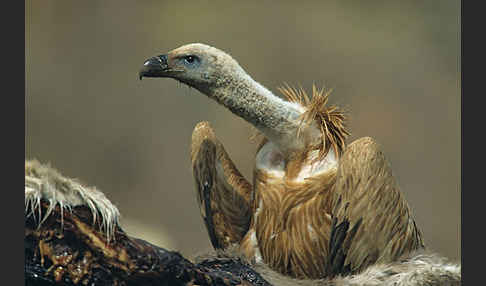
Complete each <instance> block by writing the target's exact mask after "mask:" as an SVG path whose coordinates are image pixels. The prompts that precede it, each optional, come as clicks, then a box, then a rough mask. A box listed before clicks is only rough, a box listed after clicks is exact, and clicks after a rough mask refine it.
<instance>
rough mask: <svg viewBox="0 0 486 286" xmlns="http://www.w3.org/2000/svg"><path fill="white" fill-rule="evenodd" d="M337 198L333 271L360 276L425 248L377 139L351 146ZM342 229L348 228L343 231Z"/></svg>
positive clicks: (341, 170)
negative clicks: (374, 264) (358, 274)
mask: <svg viewBox="0 0 486 286" xmlns="http://www.w3.org/2000/svg"><path fill="white" fill-rule="evenodd" d="M332 193H333V199H332V200H333V217H334V220H335V222H334V224H333V229H332V232H334V239H333V234H331V243H330V251H331V253H334V254H335V255H334V256H333V255H331V256H330V261H329V264H330V265H329V267H331V268H333V270H334V271H332V272H334V273H336V272H346V270H348V271H351V272H356V271H360V270H362V269H364V268H365V267H366V266H368V265H370V264H372V263H374V262H378V263H380V262H390V261H394V260H395V259H397V258H399V257H400V256H402V255H404V254H406V253H409V252H411V251H413V250H416V249H419V248H423V247H424V243H423V241H422V237H421V233H420V231H419V229H418V228H417V226H416V224H415V222H414V220H413V219H412V217H411V212H410V209H409V207H408V203H407V202H406V200H405V198H404V197H403V196H402V194H401V193H400V190H399V188H398V186H397V183H396V181H395V178H394V177H393V174H392V171H391V168H390V166H389V165H388V162H387V161H386V159H385V156H384V155H383V153H382V152H381V151H380V149H379V146H378V145H377V144H376V143H375V142H374V141H373V139H371V138H369V137H365V138H361V139H358V140H356V141H354V142H353V143H351V144H349V145H348V147H347V148H346V150H345V152H344V154H343V156H342V158H341V160H340V163H339V168H338V173H337V178H336V184H335V186H334V190H333V192H332ZM339 225H342V226H344V225H345V226H346V227H345V228H344V227H341V229H338V227H339Z"/></svg>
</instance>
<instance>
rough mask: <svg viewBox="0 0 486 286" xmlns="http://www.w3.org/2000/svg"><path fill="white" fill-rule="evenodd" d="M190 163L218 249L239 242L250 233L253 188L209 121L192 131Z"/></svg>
mask: <svg viewBox="0 0 486 286" xmlns="http://www.w3.org/2000/svg"><path fill="white" fill-rule="evenodd" d="M191 161H192V168H193V175H194V179H195V183H196V193H197V198H198V200H197V201H198V204H199V208H200V210H201V216H202V218H203V220H204V222H205V224H206V229H207V231H208V234H209V237H210V239H211V243H212V245H213V247H214V248H215V249H225V248H227V247H228V246H230V245H231V244H234V243H238V242H239V241H240V240H241V239H242V237H243V236H244V235H245V233H246V232H247V231H248V227H249V223H250V200H251V192H252V186H251V184H250V183H248V181H247V180H246V179H245V178H244V177H243V176H242V175H241V174H240V172H239V171H238V170H237V169H236V167H235V165H234V164H233V162H232V161H231V159H230V158H229V156H228V154H227V153H226V151H225V150H224V147H223V145H222V144H221V143H220V142H219V141H218V139H217V138H216V136H215V135H214V132H213V130H212V129H211V127H210V125H209V123H208V122H200V123H199V124H198V125H197V126H196V127H195V128H194V131H193V134H192V144H191Z"/></svg>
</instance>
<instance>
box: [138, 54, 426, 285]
mask: <svg viewBox="0 0 486 286" xmlns="http://www.w3.org/2000/svg"><path fill="white" fill-rule="evenodd" d="M143 76H145V77H171V78H174V79H176V80H179V81H181V82H183V83H185V84H187V85H189V86H192V87H194V88H196V89H198V90H199V91H201V92H202V93H204V94H206V95H207V96H208V97H210V98H212V99H214V100H216V101H217V102H218V103H220V104H222V105H224V106H225V107H227V108H228V109H229V110H230V111H231V112H233V113H234V114H236V115H237V116H240V117H241V118H243V119H245V120H246V121H248V122H249V123H250V124H252V125H253V126H255V127H256V128H257V130H259V131H260V132H261V133H262V134H263V136H264V140H263V141H262V142H261V144H260V145H259V148H258V150H257V154H256V157H255V171H254V179H253V185H251V184H249V183H248V182H247V181H246V180H245V179H244V178H243V177H242V176H241V175H240V173H239V172H238V171H237V169H236V168H235V167H234V164H233V163H232V162H231V160H230V159H229V157H228V155H227V154H226V152H225V151H224V148H223V147H222V145H221V144H220V143H219V142H218V141H217V139H216V137H215V136H214V133H213V131H212V130H211V129H210V128H209V126H208V125H207V124H206V123H203V124H202V125H199V126H198V127H196V130H195V131H194V135H193V142H192V150H191V159H192V164H193V170H194V176H195V180H196V189H197V193H198V198H199V199H198V202H199V203H200V208H201V212H202V214H203V219H204V220H205V222H206V226H207V229H208V233H209V234H210V237H211V242H212V243H213V246H214V247H215V248H222V249H225V248H227V247H228V246H229V245H231V244H235V243H236V244H239V248H240V251H241V252H242V253H243V254H244V255H245V256H246V257H247V258H249V259H251V260H254V261H256V262H259V261H261V262H264V263H266V264H267V265H269V266H270V267H271V268H272V269H274V270H276V271H278V272H280V273H283V274H286V275H289V276H291V277H296V278H322V277H332V276H335V275H337V274H352V273H357V272H360V271H362V270H363V269H365V268H366V267H367V266H369V265H371V264H373V263H377V262H391V261H394V260H396V259H397V258H398V257H400V256H402V255H404V254H407V253H409V252H411V251H414V250H416V249H419V248H423V241H422V238H421V234H420V231H419V230H418V228H417V226H416V225H415V222H414V220H413V219H412V218H411V214H410V210H409V207H408V204H407V203H406V201H405V199H404V198H403V196H402V195H401V193H400V191H399V189H398V187H397V185H396V182H395V179H394V177H393V175H392V172H391V169H390V167H389V165H388V164H387V162H386V159H385V158H384V156H383V154H382V153H381V152H380V150H379V147H378V145H377V144H376V143H375V142H374V141H373V140H372V139H371V138H361V139H358V140H356V141H355V142H353V143H351V144H350V145H348V146H346V145H345V139H346V137H347V136H348V135H349V133H348V131H347V130H346V128H345V115H344V113H343V112H342V111H341V110H340V109H339V108H338V107H336V106H327V101H328V97H329V92H324V91H323V90H318V89H317V88H315V87H313V92H312V97H309V96H307V95H306V93H305V92H304V91H303V90H297V89H293V88H291V87H289V86H286V87H284V88H282V89H280V90H281V92H282V93H283V94H284V95H285V96H286V97H287V100H282V99H281V98H279V97H277V96H275V95H273V94H272V92H270V91H269V90H267V89H266V88H265V87H263V86H262V85H260V84H259V83H257V82H256V81H254V80H253V79H252V78H251V77H250V76H249V75H248V74H246V72H245V71H244V70H243V69H242V68H241V67H240V66H239V64H238V63H237V62H236V61H235V60H234V59H232V58H231V57H230V56H229V55H228V54H226V53H224V52H222V51H220V50H218V49H216V48H213V47H209V46H206V45H203V44H189V45H185V46H182V47H180V48H178V49H175V50H173V51H171V52H169V53H168V54H167V55H161V56H157V57H153V58H151V59H149V60H147V61H146V62H145V64H144V67H143V69H142V70H141V72H140V77H143ZM248 223H249V225H248Z"/></svg>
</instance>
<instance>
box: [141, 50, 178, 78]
mask: <svg viewBox="0 0 486 286" xmlns="http://www.w3.org/2000/svg"><path fill="white" fill-rule="evenodd" d="M171 71H172V70H171V69H170V68H169V65H168V64H167V55H160V56H155V57H151V58H150V59H148V60H146V61H145V62H144V63H143V67H142V68H141V69H140V72H139V73H138V76H139V78H140V80H142V78H143V77H168V76H169V73H170V72H171Z"/></svg>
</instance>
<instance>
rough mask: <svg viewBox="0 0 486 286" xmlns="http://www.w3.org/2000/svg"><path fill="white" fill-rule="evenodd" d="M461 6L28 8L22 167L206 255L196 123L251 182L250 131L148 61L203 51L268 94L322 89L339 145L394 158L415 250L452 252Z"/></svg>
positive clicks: (455, 243)
mask: <svg viewBox="0 0 486 286" xmlns="http://www.w3.org/2000/svg"><path fill="white" fill-rule="evenodd" d="M459 15H460V2H459V1H445V0H442V1H441V0H437V1H401V2H399V1H336V2H334V1H246V2H243V1H120V0H117V1H114V0H109V1H108V0H106V1H101V0H100V1H64V0H59V1H26V34H25V35H26V36H25V37H26V50H25V54H26V105H25V112H26V115H25V116H26V121H25V122H26V123H25V131H26V132H25V143H26V150H25V157H26V158H37V159H39V160H40V161H41V162H44V163H51V165H52V166H54V167H56V168H57V169H59V170H60V171H61V172H62V173H63V174H65V175H67V176H71V177H76V178H79V179H80V180H81V181H83V182H85V183H86V184H88V185H93V186H96V187H98V188H99V189H101V190H103V191H104V192H105V193H106V194H107V196H108V197H109V198H110V199H111V200H112V201H113V203H115V204H116V205H117V206H118V208H119V209H120V211H121V213H122V215H123V216H122V223H123V225H124V226H125V227H126V228H127V229H128V231H129V233H131V234H133V235H136V236H139V237H142V238H145V239H147V240H149V241H152V242H155V243H157V244H160V245H161V246H165V247H167V248H169V249H175V250H179V251H181V252H182V253H183V254H184V255H187V256H189V257H191V256H192V255H194V254H196V253H198V252H200V251H204V250H207V249H209V248H210V243H209V239H208V236H207V234H206V230H205V229H204V226H203V223H202V220H201V218H200V215H199V210H198V207H197V204H196V200H195V191H194V186H193V179H192V173H191V169H190V161H189V143H190V136H191V132H192V129H193V127H194V126H195V124H196V123H197V122H199V121H202V120H208V121H209V122H210V123H211V124H212V126H213V127H214V129H215V131H216V134H217V135H218V137H219V138H220V140H221V141H222V142H223V144H224V145H225V147H226V149H227V151H228V152H229V154H230V156H231V157H232V158H233V160H234V161H235V163H236V165H237V166H238V167H239V168H240V170H241V171H242V172H243V174H244V175H245V176H246V177H247V178H251V177H250V176H251V173H252V167H253V166H252V164H253V156H254V152H255V146H254V145H253V144H252V143H251V142H250V140H249V137H250V135H251V133H252V131H251V128H250V126H249V125H248V124H247V123H246V122H244V121H243V120H241V119H239V118H236V117H235V116H233V115H232V114H231V113H230V112H229V111H227V110H225V109H224V108H223V107H221V106H219V105H217V104H216V103H215V102H213V101H211V100H209V99H208V98H206V97H205V96H202V95H201V94H199V93H198V92H197V91H195V90H193V89H189V88H187V87H186V86H182V85H181V84H179V83H177V82H176V81H174V80H169V79H144V80H143V81H139V80H138V75H137V73H138V70H139V68H140V67H141V66H142V64H143V62H144V60H145V59H146V58H148V57H150V56H153V55H157V54H160V53H164V52H166V51H168V50H170V49H173V48H176V47H178V46H181V45H183V44H186V43H191V42H202V43H207V44H209V45H213V46H216V47H218V48H220V49H222V50H225V51H227V52H229V53H230V54H231V55H232V56H233V57H234V58H235V59H237V60H238V61H239V62H240V64H241V65H242V66H243V67H244V68H245V69H246V70H247V71H248V72H249V73H250V74H251V75H252V76H253V77H254V78H255V79H256V80H257V81H259V82H260V83H262V84H263V85H265V86H267V87H268V88H270V89H271V90H273V91H274V92H277V91H276V87H278V86H280V85H282V84H283V83H284V82H287V83H289V84H291V85H298V84H301V85H302V86H303V87H304V88H306V89H307V90H310V89H311V86H312V83H316V84H317V85H319V86H323V85H325V86H326V87H328V88H333V90H334V91H333V95H332V96H331V101H332V103H335V104H339V105H342V106H344V107H346V108H347V109H348V110H349V112H350V116H351V119H350V122H349V126H350V128H351V131H352V134H353V135H352V137H351V140H354V139H356V138H359V137H363V136H371V137H373V138H375V140H376V141H378V142H379V143H380V144H381V145H382V147H383V150H384V152H385V154H386V155H387V157H388V159H389V160H390V162H391V165H392V168H393V170H394V173H395V175H396V177H397V180H398V182H399V185H400V186H401V188H402V190H403V192H404V194H405V197H406V198H407V200H408V201H409V203H410V205H411V208H412V209H413V211H414V216H415V218H416V221H417V223H418V225H419V226H420V227H421V229H422V230H423V234H424V237H425V241H426V243H427V245H428V246H429V247H430V248H431V249H433V250H435V251H437V252H440V253H442V254H443V255H445V256H447V257H449V258H451V259H453V260H459V259H460V255H461V246H460V242H461V214H460V206H461V203H460V202H461V184H460V174H461V157H460V150H461V137H460V118H461V114H460V106H461V90H460V84H461V83H460V16H459Z"/></svg>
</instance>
